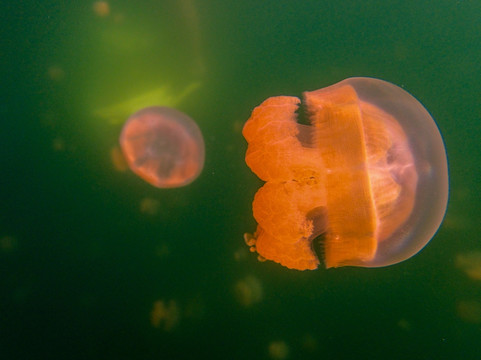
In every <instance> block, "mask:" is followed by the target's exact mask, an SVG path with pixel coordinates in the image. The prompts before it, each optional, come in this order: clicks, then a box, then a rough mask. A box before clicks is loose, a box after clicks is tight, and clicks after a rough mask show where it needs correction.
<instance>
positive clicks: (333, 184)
mask: <svg viewBox="0 0 481 360" xmlns="http://www.w3.org/2000/svg"><path fill="white" fill-rule="evenodd" d="M304 100H305V107H306V113H307V116H308V117H309V120H310V124H311V125H303V124H299V123H298V122H297V115H296V112H297V111H298V110H299V103H300V100H299V99H298V98H296V97H291V96H277V97H271V98H269V99H267V100H265V101H264V102H263V103H262V104H261V105H259V106H258V107H256V108H255V109H254V111H253V112H252V115H251V117H250V118H249V120H248V121H247V122H246V124H245V126H244V129H243V131H242V133H243V135H244V137H245V138H246V140H247V142H248V148H247V153H246V163H247V165H248V166H249V167H250V168H251V170H252V171H253V172H254V173H256V174H257V175H258V176H259V177H260V178H261V179H262V180H263V181H265V182H266V183H265V184H264V186H263V187H262V188H261V189H259V191H258V192H257V193H256V195H255V197H254V202H253V204H252V207H253V214H254V218H255V219H256V221H257V223H258V226H257V230H256V232H255V233H254V234H253V235H251V234H245V239H246V242H247V244H248V245H249V246H251V250H253V251H257V253H258V254H259V257H260V259H267V260H273V261H275V262H278V263H280V264H282V265H284V266H286V267H288V268H293V269H298V270H305V269H315V268H317V267H318V265H319V263H320V261H323V262H324V264H325V266H326V267H327V268H330V267H340V266H347V265H350V266H363V267H379V266H387V265H391V264H395V263H398V262H400V261H403V260H405V259H408V258H409V257H411V256H413V255H415V254H416V253H417V252H418V251H419V250H421V249H422V248H423V247H424V246H425V245H426V244H427V242H428V241H429V240H430V239H431V238H432V237H433V236H434V234H435V233H436V231H437V229H438V228H439V226H440V224H441V222H442V220H443V217H444V213H445V211H446V206H447V200H448V167H447V160H446V151H445V148H444V144H443V140H442V138H441V134H440V133H439V130H438V128H437V126H436V123H435V122H434V120H433V119H432V117H431V116H430V115H429V113H428V112H427V110H426V109H425V108H424V107H423V106H422V105H421V104H420V103H419V102H418V101H417V100H416V99H415V98H414V97H413V96H411V95H410V94H409V93H407V92H406V91H404V90H402V89H401V88H399V87H397V86H395V85H393V84H391V83H388V82H386V81H382V80H378V79H372V78H350V79H346V80H344V81H341V82H339V83H337V84H335V85H332V86H329V87H327V88H324V89H320V90H316V91H311V92H305V93H304ZM318 254H322V255H320V256H318ZM320 258H321V259H320Z"/></svg>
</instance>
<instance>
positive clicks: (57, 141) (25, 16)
mask: <svg viewBox="0 0 481 360" xmlns="http://www.w3.org/2000/svg"><path fill="white" fill-rule="evenodd" d="M0 13H1V15H0V17H1V20H0V30H1V31H0V35H1V40H0V46H1V48H0V71H1V77H0V78H1V79H2V86H1V90H0V94H1V98H0V99H1V107H0V112H1V113H0V114H1V124H2V127H1V131H0V154H1V157H0V161H1V168H0V169H1V179H2V182H1V188H0V204H1V211H0V237H6V236H8V237H9V239H13V240H12V241H11V242H5V241H4V245H5V244H7V245H8V244H11V246H10V245H9V246H7V245H5V246H3V249H2V251H1V252H0V286H1V287H0V352H1V354H2V355H0V357H1V358H2V359H44V358H49V359H52V358H62V359H86V358H94V359H195V358H207V357H209V358H214V359H217V358H218V359H269V358H273V357H272V355H269V351H268V347H269V344H270V343H272V342H276V341H279V342H283V343H285V345H286V346H287V348H288V349H289V354H288V358H289V359H318V358H322V359H352V358H357V359H368V358H369V359H461V358H462V359H479V358H481V340H480V339H481V326H480V324H479V321H481V320H479V321H478V320H476V319H477V318H476V306H475V309H474V313H475V314H474V320H473V319H471V320H469V319H468V320H467V319H466V318H463V317H462V316H460V314H459V303H460V302H463V301H469V302H471V303H474V304H478V305H479V304H480V303H481V282H479V281H475V280H473V279H470V278H469V277H467V276H466V274H465V273H464V272H463V271H462V270H461V269H459V268H457V267H456V264H455V258H456V254H458V253H465V252H470V251H476V250H477V251H479V250H481V243H480V240H479V229H480V227H479V219H478V213H479V208H480V197H479V170H478V169H479V165H480V162H479V134H480V132H481V122H480V114H481V101H480V94H481V91H480V86H479V84H480V81H481V72H480V66H479V59H480V58H481V2H479V1H448V0H441V1H435V2H434V1H409V0H408V1H406V0H404V1H391V0H389V1H345V0H343V1H337V2H334V1H287V0H277V1H270V0H268V1H251V0H244V1H230V0H223V1H221V0H216V1H135V2H128V1H115V2H114V1H112V2H111V3H110V14H109V15H108V16H105V17H99V16H96V15H95V13H94V11H93V10H92V3H91V2H81V3H80V2H71V3H68V2H61V1H51V0H46V1H42V2H34V1H23V2H17V1H10V0H7V1H3V2H2V3H1V5H0ZM49 70H50V73H49ZM350 76H372V77H378V78H381V79H384V80H388V81H390V82H393V83H395V84H398V85H400V86H402V87H403V88H405V89H406V90H408V91H409V92H410V93H412V94H413V95H414V96H416V97H417V98H418V99H419V100H420V101H421V102H422V103H423V104H424V105H425V106H426V107H427V109H428V110H429V111H430V112H431V114H432V115H433V117H434V119H436V121H437V124H438V126H439V128H440V130H441V132H442V134H443V137H444V140H445V143H446V148H447V153H448V158H449V166H450V181H451V188H450V191H451V194H450V202H449V208H448V213H447V217H446V220H445V223H444V224H443V226H442V228H441V229H440V231H439V232H438V234H437V235H436V236H435V238H434V239H433V240H432V241H431V242H430V243H429V245H428V246H427V247H426V248H425V249H424V250H423V251H422V252H421V253H419V254H418V255H416V256H415V257H413V258H412V259H410V260H408V261H406V262H403V263H401V264H398V265H396V266H392V267H387V268H381V269H363V268H340V269H331V270H323V269H320V270H317V271H305V272H299V271H294V270H288V269H286V268H283V267H281V266H279V265H277V264H274V263H271V262H265V263H261V262H258V261H257V260H256V259H255V256H254V255H252V254H248V253H245V250H246V248H245V245H244V243H243V239H242V234H243V233H244V232H252V231H253V230H254V229H255V222H254V220H253V218H252V211H251V203H252V199H253V195H254V193H255V191H256V190H257V189H258V188H259V186H260V185H261V182H260V181H259V180H258V179H257V177H256V176H255V175H254V174H252V173H251V172H250V170H249V169H248V168H247V167H246V165H245V162H244V154H245V149H246V144H245V141H244V139H243V137H242V135H241V133H240V129H241V127H242V124H243V122H244V121H245V120H246V119H247V118H248V117H249V115H250V112H251V111H252V109H253V107H255V106H256V105H258V104H259V103H260V102H261V101H262V100H264V99H265V98H267V97H269V96H274V95H295V96H299V95H300V94H301V92H302V91H305V90H313V89H318V88H321V87H325V86H328V85H331V84H333V83H335V82H338V81H340V80H342V79H344V78H347V77H350ZM192 83H198V84H200V85H199V87H198V89H196V90H194V91H192V92H191V93H189V94H188V95H186V96H185V97H184V98H182V99H181V100H178V101H174V100H172V101H173V102H177V103H176V107H177V108H179V109H180V110H182V111H184V112H186V113H188V114H189V115H190V116H191V117H192V118H193V119H195V120H196V121H197V122H198V124H199V126H200V127H201V129H202V132H203V134H204V137H205V142H206V164H205V168H204V171H203V173H202V175H201V176H200V177H199V178H198V179H197V181H196V182H194V183H193V184H191V185H190V186H188V187H185V188H180V189H171V190H159V189H155V188H153V187H151V186H149V185H148V184H146V183H144V182H143V181H142V180H140V179H138V178H137V177H135V176H134V175H133V174H131V173H130V172H124V173H122V172H118V171H116V170H115V169H114V167H113V165H112V162H111V159H110V155H109V152H110V149H111V148H112V147H113V146H115V145H116V142H117V137H118V134H119V132H120V127H121V124H119V123H115V122H114V123H112V122H110V121H109V120H108V119H103V118H101V117H98V116H95V115H94V113H95V110H96V109H98V108H101V107H102V106H105V105H109V104H115V103H116V102H122V101H123V99H129V98H130V97H134V96H136V95H138V94H140V93H142V91H144V90H149V89H152V88H156V87H159V86H166V87H168V89H169V90H168V91H169V92H171V93H172V94H180V93H182V91H183V89H185V88H186V87H187V86H189V84H192ZM173 96H174V95H173ZM174 97H175V96H174ZM160 105H162V104H160ZM146 197H147V198H150V199H155V200H157V201H158V202H159V204H160V207H159V209H158V212H157V213H156V214H154V215H148V214H145V213H142V212H141V211H140V210H139V203H140V201H141V199H142V198H146ZM242 249H244V252H243V250H242ZM246 278H251V279H252V278H255V279H256V281H258V283H259V284H261V286H262V295H261V296H260V298H259V299H258V300H259V301H258V302H255V301H254V303H253V304H251V305H250V306H243V305H242V303H241V301H240V298H239V295H238V293H237V292H236V284H238V283H239V281H243V280H245V279H246ZM157 300H162V301H164V302H169V301H170V300H173V301H175V302H176V304H177V307H178V309H179V313H180V317H179V321H178V323H177V324H176V325H175V326H174V327H173V328H172V329H168V330H167V329H165V328H164V327H163V326H160V327H158V328H156V327H153V326H152V325H151V322H150V320H149V316H150V312H151V310H152V307H153V303H154V302H155V301H157ZM478 310H479V309H478ZM480 316H481V315H479V314H478V317H480Z"/></svg>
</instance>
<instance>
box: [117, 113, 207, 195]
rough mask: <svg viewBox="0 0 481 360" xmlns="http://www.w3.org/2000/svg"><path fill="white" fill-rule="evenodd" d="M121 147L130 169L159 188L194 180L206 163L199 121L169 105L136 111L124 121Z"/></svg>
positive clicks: (180, 184)
mask: <svg viewBox="0 0 481 360" xmlns="http://www.w3.org/2000/svg"><path fill="white" fill-rule="evenodd" d="M120 147H121V149H122V152H123V154H124V156H125V159H126V160H127V163H128V165H129V167H130V169H131V170H132V171H133V172H134V173H136V174H137V175H138V176H140V177H141V178H142V179H144V180H145V181H147V182H148V183H149V184H151V185H154V186H156V187H159V188H172V187H180V186H185V185H187V184H190V183H191V182H192V181H194V180H195V179H196V178H197V177H198V176H199V174H200V173H201V171H202V168H203V167H204V139H203V137H202V133H201V132H200V129H199V127H198V126H197V124H196V123H195V122H194V121H193V120H192V119H191V118H189V117H188V116H187V115H185V114H184V113H181V112H180V111H177V110H174V109H171V108H167V107H159V106H154V107H148V108H145V109H142V110H139V111H137V112H136V113H135V114H133V115H132V116H130V118H129V119H128V120H127V122H126V123H125V125H124V127H123V129H122V133H121V134H120Z"/></svg>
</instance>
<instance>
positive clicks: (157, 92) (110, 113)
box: [93, 82, 200, 124]
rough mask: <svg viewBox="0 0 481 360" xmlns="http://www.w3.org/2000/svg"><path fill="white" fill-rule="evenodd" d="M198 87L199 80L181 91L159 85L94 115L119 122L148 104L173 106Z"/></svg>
mask: <svg viewBox="0 0 481 360" xmlns="http://www.w3.org/2000/svg"><path fill="white" fill-rule="evenodd" d="M199 87H200V83H199V82H193V83H191V84H189V85H188V86H186V87H185V88H184V89H183V90H182V91H181V92H179V93H177V94H176V93H173V92H172V91H171V90H170V89H169V87H168V86H161V87H158V88H156V89H151V90H148V91H146V92H143V93H140V94H134V95H133V96H132V97H130V98H128V99H124V100H122V101H120V102H118V103H116V104H112V105H107V106H105V107H101V108H98V109H96V110H94V112H93V115H94V116H95V117H98V118H101V119H103V120H107V121H108V122H110V123H111V124H121V123H123V122H124V121H125V120H127V119H128V117H129V116H130V115H132V114H133V113H134V112H136V111H138V110H140V109H143V108H145V107H149V106H168V107H175V106H176V105H178V104H179V103H180V102H181V101H182V100H183V99H184V98H185V97H186V96H188V95H190V94H192V92H194V91H195V90H197V89H198V88H199Z"/></svg>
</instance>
